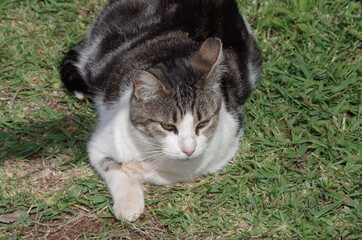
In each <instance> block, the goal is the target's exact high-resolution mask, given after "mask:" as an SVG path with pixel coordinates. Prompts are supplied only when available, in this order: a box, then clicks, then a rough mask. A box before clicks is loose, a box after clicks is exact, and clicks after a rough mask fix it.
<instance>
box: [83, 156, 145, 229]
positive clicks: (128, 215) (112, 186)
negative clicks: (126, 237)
mask: <svg viewBox="0 0 362 240" xmlns="http://www.w3.org/2000/svg"><path fill="white" fill-rule="evenodd" d="M89 152H90V160H91V163H92V165H93V166H94V167H95V169H96V170H97V172H98V173H99V174H100V175H101V177H102V178H103V179H104V181H105V182H106V184H107V186H108V189H109V191H110V193H111V195H112V199H113V203H114V204H113V212H114V215H115V217H116V218H117V219H122V220H123V221H129V222H133V221H135V220H137V219H138V218H139V217H140V215H141V214H142V213H143V212H144V209H145V202H144V196H143V190H142V186H141V183H140V182H139V181H137V180H136V179H134V178H131V177H130V176H129V175H128V174H127V173H125V172H124V171H123V170H122V163H119V162H116V161H114V159H112V158H110V157H106V156H105V155H104V154H103V153H101V152H99V151H97V150H96V149H92V150H90V151H89Z"/></svg>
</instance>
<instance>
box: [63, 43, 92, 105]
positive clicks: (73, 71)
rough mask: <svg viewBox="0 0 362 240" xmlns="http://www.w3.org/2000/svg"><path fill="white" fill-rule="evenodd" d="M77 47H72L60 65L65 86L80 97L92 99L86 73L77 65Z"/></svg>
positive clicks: (81, 98)
mask: <svg viewBox="0 0 362 240" xmlns="http://www.w3.org/2000/svg"><path fill="white" fill-rule="evenodd" d="M76 47H77V46H76ZM76 47H74V48H72V49H70V51H69V52H68V53H67V54H66V56H65V57H64V59H63V61H62V63H61V65H60V76H61V80H62V82H63V84H64V86H65V87H66V88H67V89H68V90H69V91H70V92H72V93H74V94H75V96H76V97H77V98H78V99H80V100H85V99H91V98H92V94H91V93H90V91H89V87H88V84H87V82H86V80H85V77H84V74H83V73H82V72H81V70H80V69H79V67H78V66H77V63H78V62H79V53H78V52H77V51H76V50H75V48H76Z"/></svg>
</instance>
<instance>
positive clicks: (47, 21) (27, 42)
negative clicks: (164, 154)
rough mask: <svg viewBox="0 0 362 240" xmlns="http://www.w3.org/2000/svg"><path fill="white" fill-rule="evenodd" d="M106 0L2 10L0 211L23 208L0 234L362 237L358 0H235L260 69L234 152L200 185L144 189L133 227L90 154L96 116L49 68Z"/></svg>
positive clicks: (18, 4)
mask: <svg viewBox="0 0 362 240" xmlns="http://www.w3.org/2000/svg"><path fill="white" fill-rule="evenodd" d="M103 2H104V1H90V0H79V1H58V0H44V1H39V0H38V1H36V0H28V1H20V0H2V1H1V2H0V16H1V18H0V27H1V31H0V61H1V65H0V69H1V71H0V148H1V149H0V164H1V168H0V215H1V214H5V213H11V212H13V211H16V210H24V211H26V213H25V214H24V215H23V216H22V218H20V219H18V220H17V221H15V222H14V223H11V224H1V223H0V239H3V238H5V239H6V238H13V239H36V238H37V237H44V236H46V234H48V237H49V239H51V238H50V237H53V238H56V237H58V238H57V239H60V237H59V236H62V234H65V235H67V236H68V237H70V238H72V239H75V238H76V237H78V238H80V239H98V238H99V239H106V238H108V239H112V238H114V239H119V238H120V237H123V238H125V239H130V238H131V239H174V238H176V237H178V238H180V239H216V238H217V237H218V236H219V237H220V238H221V239H361V238H362V234H361V233H362V220H361V219H362V186H361V183H362V179H361V175H362V174H361V173H362V162H361V159H362V156H361V150H362V149H361V146H362V133H361V121H362V119H361V114H362V105H361V100H362V98H361V91H362V88H361V82H362V77H361V68H362V61H361V52H362V48H361V42H362V25H361V23H362V21H361V12H360V9H361V5H360V3H359V2H358V1H340V0H335V1H332V0H329V1H327V0H320V1H312V0H290V1H286V0H279V1H277V0H269V1H251V0H245V1H241V2H240V8H241V9H242V11H243V13H244V14H245V15H246V17H247V19H249V22H250V24H251V25H252V27H253V29H255V35H256V37H257V39H258V42H259V43H260V46H261V49H262V51H263V55H264V61H265V64H264V69H263V74H262V78H261V80H260V83H259V86H258V89H257V90H256V91H255V93H254V94H253V95H252V97H251V99H250V100H249V101H248V103H247V105H246V110H247V111H246V121H245V128H246V135H245V137H244V140H243V142H242V143H241V145H240V148H241V150H240V154H239V155H238V156H237V157H236V158H235V159H234V161H233V162H232V163H231V164H230V165H229V166H227V167H226V168H225V169H224V170H223V171H222V172H221V173H220V174H214V175H210V176H208V177H206V178H203V179H200V180H198V181H196V182H195V183H187V184H177V185H175V186H166V187H158V186H151V185H147V186H146V208H147V210H146V212H145V216H144V217H143V218H142V219H141V220H139V221H138V222H136V223H134V224H129V223H122V222H120V221H115V220H114V219H113V217H112V213H111V210H110V209H109V206H111V199H110V196H109V194H108V192H107V189H106V187H105V186H104V183H103V182H102V181H101V180H100V179H99V177H98V176H97V175H96V174H95V173H94V172H92V171H91V170H90V167H89V165H88V162H87V156H86V152H85V144H86V141H87V139H88V137H89V135H90V133H91V131H92V129H93V127H94V122H95V112H94V110H93V109H92V107H91V106H90V104H89V103H86V102H79V101H77V100H76V99H75V98H74V97H73V96H71V95H69V94H67V93H65V90H64V88H63V87H62V85H61V83H60V80H59V73H58V66H59V62H60V60H61V59H62V57H63V54H64V52H65V51H67V49H69V47H70V46H71V45H72V44H75V43H77V41H79V40H80V39H81V38H82V36H84V34H85V33H86V32H87V29H88V28H89V25H90V23H91V21H92V19H93V18H94V16H95V14H96V12H97V11H99V10H100V9H101V6H102V5H103ZM77 217H78V218H77ZM82 219H83V220H84V221H83V222H82V221H80V220H82ZM81 223H82V224H81ZM86 223H87V224H88V225H87V224H86ZM89 224H91V225H89ZM49 229H50V230H49ZM57 229H58V230H57ZM59 229H60V230H59ZM46 230H49V231H50V233H47V232H46ZM57 234H58V235H57Z"/></svg>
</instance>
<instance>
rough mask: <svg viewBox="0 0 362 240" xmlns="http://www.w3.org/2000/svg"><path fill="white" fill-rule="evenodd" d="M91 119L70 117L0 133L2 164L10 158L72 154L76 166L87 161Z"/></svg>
mask: <svg viewBox="0 0 362 240" xmlns="http://www.w3.org/2000/svg"><path fill="white" fill-rule="evenodd" d="M92 124H93V123H92V119H90V116H89V115H87V116H85V115H71V116H67V117H63V118H60V119H55V120H51V121H45V122H30V123H29V122H22V123H16V124H13V125H14V126H12V127H9V128H8V129H4V130H1V131H0V146H2V148H3V150H1V151H0V165H1V164H3V163H4V161H6V160H10V159H24V158H33V157H53V156H56V155H58V154H66V155H71V158H72V159H74V163H77V162H80V161H83V160H84V159H86V142H87V140H88V139H89V136H90V133H91V128H92V126H93V125H92Z"/></svg>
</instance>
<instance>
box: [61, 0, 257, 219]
mask: <svg viewBox="0 0 362 240" xmlns="http://www.w3.org/2000/svg"><path fill="white" fill-rule="evenodd" d="M261 63H262V57H261V52H260V50H259V47H258V46H257V43H256V41H255V39H254V37H253V35H252V31H251V29H250V26H249V25H248V23H247V22H246V20H245V19H244V17H243V16H242V15H241V14H240V12H239V10H238V7H237V4H236V2H235V1H234V0H113V1H110V2H109V3H108V5H107V6H106V7H105V8H104V10H103V11H102V12H101V13H100V14H99V16H98V18H97V19H96V20H95V22H94V23H93V26H92V27H91V30H90V32H89V34H88V35H87V36H86V37H85V38H84V40H82V41H81V42H80V43H78V44H77V45H76V46H74V47H73V48H71V49H70V51H69V52H68V53H67V55H66V56H65V58H64V60H63V62H62V64H61V70H60V72H61V79H62V81H63V83H64V85H65V87H66V88H67V89H68V90H69V91H71V92H74V93H75V95H76V97H77V98H79V99H90V100H91V101H92V102H93V104H94V106H95V108H96V110H97V113H98V123H97V126H96V128H95V131H94V133H93V135H92V137H91V139H90V140H89V142H88V155H89V159H90V162H91V164H92V166H93V167H94V168H95V169H96V171H97V172H98V173H99V174H100V176H101V177H102V178H103V180H104V181H105V182H106V184H107V186H108V189H109V191H110V194H111V195H112V199H113V203H114V205H113V213H114V215H115V217H116V218H117V219H122V220H123V221H135V220H137V219H138V218H139V217H140V216H141V214H142V213H143V212H144V207H145V203H144V196H143V190H142V185H141V184H142V183H145V182H147V183H153V184H159V185H166V184H173V183H177V182H184V181H191V180H194V179H195V178H198V177H200V176H203V175H206V174H209V173H214V172H217V171H219V170H221V169H222V167H224V166H225V165H226V164H227V163H228V162H229V160H231V159H232V158H233V157H234V155H235V154H236V152H237V151H238V149H239V140H240V138H241V135H242V133H243V130H242V126H241V124H242V120H243V111H244V110H243V105H244V103H245V101H246V100H247V99H248V97H249V95H250V94H251V92H252V90H253V89H254V88H255V85H256V81H257V79H258V75H259V72H260V69H261Z"/></svg>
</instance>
